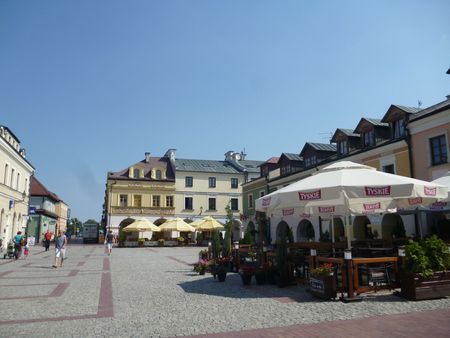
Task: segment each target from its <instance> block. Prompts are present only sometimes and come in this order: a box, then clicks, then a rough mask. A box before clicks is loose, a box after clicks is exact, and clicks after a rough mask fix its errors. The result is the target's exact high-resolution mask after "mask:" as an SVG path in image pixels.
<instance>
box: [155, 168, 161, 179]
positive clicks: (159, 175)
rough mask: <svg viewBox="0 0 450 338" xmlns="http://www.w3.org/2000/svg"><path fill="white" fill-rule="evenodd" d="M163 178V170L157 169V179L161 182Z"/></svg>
mask: <svg viewBox="0 0 450 338" xmlns="http://www.w3.org/2000/svg"><path fill="white" fill-rule="evenodd" d="M161 177H162V174H161V170H159V169H157V170H156V172H155V179H157V180H160V179H161Z"/></svg>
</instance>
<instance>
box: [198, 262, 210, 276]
mask: <svg viewBox="0 0 450 338" xmlns="http://www.w3.org/2000/svg"><path fill="white" fill-rule="evenodd" d="M209 266H210V262H209V261H208V260H207V259H200V260H199V261H198V262H197V263H196V264H195V265H194V270H195V271H196V272H198V274H199V275H204V274H205V272H206V270H207V269H208V268H209Z"/></svg>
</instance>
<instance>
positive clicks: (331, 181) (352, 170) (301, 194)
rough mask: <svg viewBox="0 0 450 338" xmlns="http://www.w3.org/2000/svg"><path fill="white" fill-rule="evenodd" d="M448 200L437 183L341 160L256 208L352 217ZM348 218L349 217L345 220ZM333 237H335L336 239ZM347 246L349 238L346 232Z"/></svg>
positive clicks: (444, 189) (272, 194)
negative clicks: (352, 215)
mask: <svg viewBox="0 0 450 338" xmlns="http://www.w3.org/2000/svg"><path fill="white" fill-rule="evenodd" d="M446 197H447V189H446V188H445V187H444V186H442V185H438V184H435V183H430V182H426V181H421V180H417V179H413V178H409V177H404V176H399V175H393V174H389V173H384V172H380V171H377V170H376V169H374V168H372V167H369V166H365V165H362V164H358V163H354V162H350V161H341V162H336V163H334V164H332V165H329V166H327V167H325V168H323V169H322V170H319V171H318V172H317V173H316V174H314V175H312V176H309V177H307V178H305V179H303V180H300V181H298V182H295V183H292V184H290V185H288V186H287V187H284V188H282V189H280V190H277V191H275V192H273V193H271V194H269V195H266V196H264V197H261V198H259V199H257V200H256V209H257V210H259V211H265V212H268V213H272V214H280V215H293V214H297V213H300V214H301V213H306V214H319V215H320V214H322V215H323V214H325V215H331V216H332V219H333V215H342V216H350V215H351V214H370V213H381V212H395V211H396V209H397V208H417V207H418V206H419V205H428V204H431V203H433V202H436V201H438V200H441V199H444V198H446ZM346 218H347V217H346ZM333 237H334V236H333ZM347 240H348V247H349V248H350V236H349V235H348V233H347Z"/></svg>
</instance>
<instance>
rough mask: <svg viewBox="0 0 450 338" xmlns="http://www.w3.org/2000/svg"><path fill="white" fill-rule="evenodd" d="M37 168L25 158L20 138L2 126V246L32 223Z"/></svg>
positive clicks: (0, 139)
mask: <svg viewBox="0 0 450 338" xmlns="http://www.w3.org/2000/svg"><path fill="white" fill-rule="evenodd" d="M33 173H34V168H33V166H32V165H31V164H30V163H29V162H28V161H27V160H26V158H25V149H22V148H21V145H20V141H19V139H18V138H17V137H16V136H15V135H14V134H13V133H12V131H11V130H10V129H9V128H8V127H5V126H0V239H1V242H2V244H1V245H2V247H3V248H5V247H6V245H7V243H8V242H9V241H10V240H11V239H12V237H13V236H14V235H15V234H16V232H17V231H19V230H20V231H22V232H24V231H25V228H26V225H27V221H28V204H29V189H30V180H31V176H32V175H33Z"/></svg>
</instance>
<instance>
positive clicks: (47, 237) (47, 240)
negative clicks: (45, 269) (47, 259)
mask: <svg viewBox="0 0 450 338" xmlns="http://www.w3.org/2000/svg"><path fill="white" fill-rule="evenodd" d="M52 236H53V234H52V233H51V232H50V230H48V229H47V232H46V233H45V234H44V244H45V251H48V250H50V241H51V240H52Z"/></svg>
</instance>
